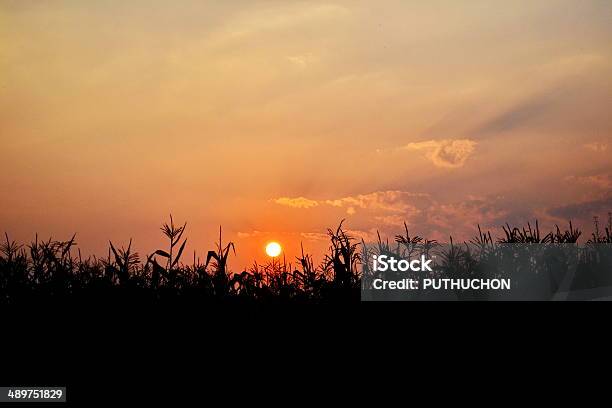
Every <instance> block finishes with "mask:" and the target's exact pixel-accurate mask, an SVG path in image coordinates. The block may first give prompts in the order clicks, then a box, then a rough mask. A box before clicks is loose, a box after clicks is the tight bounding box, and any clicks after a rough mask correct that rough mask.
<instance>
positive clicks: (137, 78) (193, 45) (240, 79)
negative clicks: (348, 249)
mask: <svg viewBox="0 0 612 408" xmlns="http://www.w3.org/2000/svg"><path fill="white" fill-rule="evenodd" d="M124 3H126V2H120V1H90V2H76V1H52V2H51V1H7V0H0V141H1V146H2V148H1V150H0V230H6V231H7V232H9V233H10V234H11V235H12V236H14V237H15V238H18V239H20V240H26V239H31V238H33V236H34V233H35V232H39V233H40V234H41V235H42V236H48V235H52V236H53V237H56V238H64V237H67V236H68V235H71V233H72V232H77V233H78V237H79V238H80V239H79V242H80V244H81V245H82V246H83V247H84V248H85V249H88V250H89V251H90V252H94V253H99V252H101V251H103V250H104V248H105V246H106V243H107V241H108V240H109V239H112V240H113V241H117V242H119V243H121V242H127V240H129V238H130V237H132V238H134V239H135V243H136V246H137V248H138V249H139V250H140V251H141V252H142V253H146V252H150V251H152V250H153V249H155V248H157V246H159V245H160V244H161V237H160V236H159V234H158V230H157V227H158V225H159V224H160V223H161V222H162V221H163V220H164V219H165V218H166V217H167V214H168V213H170V212H172V213H173V214H174V215H175V217H176V218H177V219H180V220H187V221H188V232H189V233H190V234H189V235H190V246H191V250H193V249H196V250H198V252H199V253H204V252H205V250H207V249H209V247H210V246H211V245H212V243H213V241H214V239H215V235H216V228H218V225H219V224H223V226H224V228H225V230H226V232H227V237H228V238H229V239H232V240H235V241H236V244H237V249H238V251H239V257H240V258H239V260H237V261H236V264H234V267H235V268H239V267H242V266H244V264H247V263H250V261H251V259H253V258H258V259H259V260H263V252H262V251H261V248H262V247H263V245H264V244H265V241H266V240H268V239H277V240H279V241H281V242H282V243H284V244H285V245H286V246H288V247H289V251H290V252H291V251H294V250H295V249H296V248H297V247H299V241H300V240H304V244H305V246H306V248H307V249H311V250H312V251H314V252H319V253H320V251H321V250H322V249H323V248H324V246H325V245H326V244H325V242H324V241H322V240H321V236H320V234H321V233H324V232H325V228H326V227H328V226H329V227H331V226H334V225H336V224H337V223H338V222H339V221H340V219H342V218H347V221H346V222H347V225H348V227H349V228H350V229H351V230H353V231H354V232H355V234H357V235H360V236H364V237H366V238H367V237H371V236H373V234H374V233H375V231H376V229H379V230H381V231H383V233H385V234H394V233H395V232H400V231H401V230H400V229H399V227H400V225H401V224H402V222H403V221H404V220H405V221H407V222H408V223H409V226H410V227H411V229H412V230H413V231H414V232H416V233H418V234H419V235H425V236H429V237H432V238H438V239H444V238H445V237H446V236H448V234H449V233H453V234H454V235H456V236H461V237H463V238H465V237H466V236H469V234H471V233H472V231H473V228H474V227H475V224H476V223H477V222H480V223H481V224H483V225H487V226H491V227H494V226H500V225H501V224H503V223H504V222H505V221H510V222H514V221H520V222H523V221H524V222H526V221H528V220H530V219H531V220H533V218H535V217H538V218H539V219H540V220H541V221H542V222H543V223H547V224H549V225H552V223H554V222H564V220H566V219H567V218H570V217H571V218H572V219H576V220H581V221H580V222H581V223H583V224H584V227H585V228H586V227H588V220H589V219H590V218H591V216H592V215H595V214H599V215H600V216H602V217H604V216H605V215H606V214H607V212H608V211H609V210H612V208H611V207H612V199H611V197H612V181H611V177H612V174H611V173H612V161H611V159H610V157H612V156H611V155H610V152H611V151H612V150H611V149H612V146H611V144H612V137H611V132H612V120H611V119H610V110H611V108H612V55H611V54H612V4H611V3H610V2H609V1H607V0H601V1H568V0H555V1H552V0H550V1H537V2H533V1H513V2H504V1H457V0H448V1H428V2H424V1H423V2H421V1H419V2H416V1H364V0H362V1H335V2H319V1H225V2H206V1H177V2H168V1H132V2H129V4H124ZM289 255H293V253H290V254H289Z"/></svg>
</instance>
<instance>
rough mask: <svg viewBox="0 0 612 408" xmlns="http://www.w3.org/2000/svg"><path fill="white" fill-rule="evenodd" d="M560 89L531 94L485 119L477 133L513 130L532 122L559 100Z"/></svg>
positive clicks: (548, 110)
mask: <svg viewBox="0 0 612 408" xmlns="http://www.w3.org/2000/svg"><path fill="white" fill-rule="evenodd" d="M560 92H561V90H560V89H554V90H551V91H549V92H546V93H543V94H540V95H535V96H531V97H529V98H527V99H525V100H523V101H522V102H519V103H517V104H515V105H514V106H512V107H511V108H509V109H507V110H506V111H505V112H502V113H500V114H499V115H497V116H495V117H494V118H493V119H490V120H488V121H486V122H485V123H484V124H483V125H481V126H480V127H479V128H478V129H477V130H476V133H477V134H494V133H499V132H506V131H509V130H514V129H517V128H520V127H523V126H526V125H529V124H531V123H533V122H534V121H535V120H536V119H538V118H540V117H541V116H543V115H545V114H547V113H548V112H550V110H552V109H553V108H554V107H555V106H556V105H557V104H558V102H559V93H560Z"/></svg>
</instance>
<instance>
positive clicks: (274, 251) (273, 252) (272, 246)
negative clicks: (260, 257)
mask: <svg viewBox="0 0 612 408" xmlns="http://www.w3.org/2000/svg"><path fill="white" fill-rule="evenodd" d="M282 250H283V249H282V248H281V246H280V244H279V243H278V242H270V243H268V245H266V254H268V256H271V257H272V258H275V257H277V256H279V255H280V253H281V251H282Z"/></svg>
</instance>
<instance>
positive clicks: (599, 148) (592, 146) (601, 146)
mask: <svg viewBox="0 0 612 408" xmlns="http://www.w3.org/2000/svg"><path fill="white" fill-rule="evenodd" d="M583 146H584V148H585V149H588V150H591V151H593V152H597V153H603V152H605V151H606V150H608V145H607V144H606V143H599V142H592V143H586V144H585V145H583Z"/></svg>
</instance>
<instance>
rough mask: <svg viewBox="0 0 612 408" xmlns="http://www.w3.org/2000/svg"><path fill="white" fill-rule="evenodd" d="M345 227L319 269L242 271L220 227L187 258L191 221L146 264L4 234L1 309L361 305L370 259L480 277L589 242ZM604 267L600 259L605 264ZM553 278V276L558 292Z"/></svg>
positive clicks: (301, 260) (608, 232)
mask: <svg viewBox="0 0 612 408" xmlns="http://www.w3.org/2000/svg"><path fill="white" fill-rule="evenodd" d="M343 222H344V221H342V222H340V224H339V225H338V227H336V228H335V229H328V231H327V236H328V239H329V249H328V251H327V253H326V254H324V256H323V260H322V261H321V262H320V263H319V264H315V262H314V259H313V256H312V255H311V254H308V253H306V252H305V251H304V248H303V246H302V249H301V254H300V255H299V256H297V257H296V258H295V261H294V262H287V260H286V259H285V258H283V259H282V260H277V259H274V258H273V259H272V260H271V261H270V262H268V263H267V264H258V263H256V262H255V263H254V264H253V265H252V266H251V267H250V268H247V269H245V270H242V271H239V272H232V271H231V269H230V267H229V263H230V257H231V255H232V254H234V255H235V254H236V246H235V245H234V243H233V242H224V240H223V230H222V229H221V227H220V228H219V241H218V242H217V243H216V248H215V249H214V250H209V251H208V252H207V255H206V259H205V262H204V263H202V262H201V261H200V259H199V258H198V257H197V256H196V253H195V252H194V254H193V259H192V260H191V261H186V260H185V254H184V250H185V245H186V243H187V238H184V236H186V231H187V223H184V224H182V225H180V224H179V225H175V223H174V219H173V217H172V216H170V222H169V223H164V224H163V225H162V227H161V231H162V233H163V235H164V236H165V237H166V238H167V240H168V246H167V248H165V249H157V250H155V251H154V252H153V253H151V254H149V255H147V256H145V257H142V258H141V256H140V255H139V254H138V253H136V252H134V251H133V249H132V241H131V240H130V241H129V244H128V245H127V248H126V247H123V246H122V247H117V246H116V245H115V244H113V242H109V249H108V254H107V256H106V257H105V258H97V257H95V256H93V257H88V258H83V257H82V255H81V251H80V249H78V247H77V243H76V236H72V237H71V238H70V239H69V240H67V241H53V240H51V239H49V240H46V241H43V240H39V238H38V236H36V238H35V240H34V241H33V242H31V243H29V244H27V245H23V244H19V243H17V242H15V241H12V240H11V239H10V238H9V236H8V234H6V233H5V237H4V238H5V239H4V242H3V243H2V244H0V304H11V303H19V302H27V301H46V300H54V299H59V300H62V301H64V300H66V299H75V300H81V301H96V300H99V301H110V300H113V301H116V300H121V299H123V300H129V301H130V302H132V301H152V302H159V301H166V300H170V301H172V300H176V299H187V300H194V301H202V302H208V301H264V302H266V301H296V302H335V301H342V302H345V301H359V300H360V294H361V292H360V290H361V286H362V283H363V284H364V285H366V286H367V285H369V284H370V283H371V281H372V280H373V279H374V278H375V277H377V276H378V275H377V273H375V272H373V271H372V270H371V268H370V266H369V264H368V262H367V260H368V259H370V258H371V256H372V255H373V254H376V255H381V254H387V255H393V256H396V257H400V258H403V259H408V260H410V259H412V258H414V257H417V256H420V255H421V254H426V255H429V254H430V253H433V252H434V251H437V253H438V254H439V255H440V257H441V264H442V267H443V271H444V273H446V274H449V275H450V274H453V275H454V276H477V275H478V273H479V272H478V271H479V270H480V265H482V264H483V263H485V262H487V261H488V260H489V258H487V254H491V253H492V252H493V251H496V250H498V248H499V245H500V244H576V243H577V242H578V240H579V238H580V237H581V235H582V233H581V231H580V230H579V229H576V228H575V227H574V226H573V224H572V223H571V222H569V226H568V228H567V229H564V230H562V229H561V228H559V227H558V226H555V229H554V230H553V231H550V232H548V233H546V234H542V233H541V231H540V226H539V223H538V221H536V222H535V224H534V225H531V223H527V226H526V227H512V226H510V225H509V224H506V225H505V226H503V227H502V231H503V235H502V236H501V237H499V238H493V237H492V234H491V232H490V231H482V230H481V228H480V226H478V235H477V236H475V237H474V238H472V239H471V240H470V241H469V242H464V243H462V244H456V243H454V241H453V238H452V237H450V245H447V244H439V243H438V242H436V241H435V240H428V239H426V238H423V237H420V236H414V235H412V236H411V235H410V233H409V229H408V226H407V225H406V224H405V223H404V231H403V232H402V233H401V234H399V235H396V236H395V239H394V241H392V242H389V240H388V239H383V238H381V236H380V234H379V235H378V242H377V243H374V244H366V243H365V242H364V241H363V240H361V241H358V240H357V239H356V238H355V237H353V236H351V235H350V234H349V233H347V231H346V230H345V228H344V226H343ZM594 226H595V229H594V232H593V234H592V236H591V237H590V238H589V239H588V241H586V244H587V245H593V244H611V243H612V213H609V214H608V222H607V225H606V226H605V227H604V228H603V230H602V227H601V225H600V222H599V219H598V218H597V217H596V218H595V219H594ZM592 261H593V262H595V261H594V260H592ZM600 261H601V260H600V259H599V258H598V260H597V262H600ZM604 261H605V262H609V261H610V260H609V259H607V260H604ZM606 265H607V264H606ZM524 272H525V268H523V269H522V273H524ZM395 273H397V272H395ZM386 277H387V278H388V277H389V276H388V275H387V276H386ZM553 278H554V277H550V276H549V277H548V278H547V279H549V281H550V282H552V283H551V285H553V286H554V284H555V282H554V280H555V279H553ZM579 278H580V279H577V280H576V282H577V283H576V284H577V285H579V286H581V287H589V286H596V285H601V284H604V283H605V284H612V281H611V282H607V281H606V282H603V283H602V282H600V281H597V280H596V279H595V278H593V276H590V275H589V274H588V268H587V272H584V273H583V274H582V276H580V277H579ZM553 289H554V288H553Z"/></svg>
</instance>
